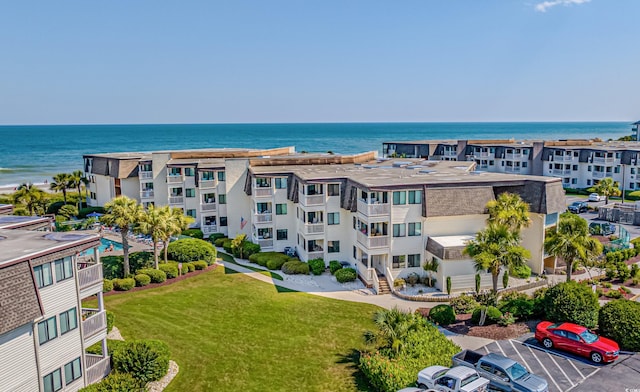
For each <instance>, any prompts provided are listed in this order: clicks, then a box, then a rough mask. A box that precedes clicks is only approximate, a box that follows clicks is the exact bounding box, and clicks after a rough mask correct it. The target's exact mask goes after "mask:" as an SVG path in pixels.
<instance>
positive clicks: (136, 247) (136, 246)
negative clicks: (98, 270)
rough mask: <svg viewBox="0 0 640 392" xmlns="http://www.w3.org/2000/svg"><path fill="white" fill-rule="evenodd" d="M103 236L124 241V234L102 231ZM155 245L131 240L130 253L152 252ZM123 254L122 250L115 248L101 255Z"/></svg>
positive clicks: (120, 241)
mask: <svg viewBox="0 0 640 392" xmlns="http://www.w3.org/2000/svg"><path fill="white" fill-rule="evenodd" d="M102 238H104V239H107V240H111V241H115V242H119V243H122V236H120V235H118V234H113V233H102ZM152 251H153V247H152V246H149V245H147V244H143V243H140V242H137V241H133V240H129V253H132V252H152ZM122 254H123V251H122V250H114V251H111V252H102V254H101V256H112V255H113V256H120V255H122Z"/></svg>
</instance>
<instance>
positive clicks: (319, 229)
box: [303, 223, 324, 234]
mask: <svg viewBox="0 0 640 392" xmlns="http://www.w3.org/2000/svg"><path fill="white" fill-rule="evenodd" d="M303 232H304V234H322V233H324V223H305V224H304V228H303Z"/></svg>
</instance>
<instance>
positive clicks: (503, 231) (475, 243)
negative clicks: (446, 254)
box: [464, 224, 531, 293]
mask: <svg viewBox="0 0 640 392" xmlns="http://www.w3.org/2000/svg"><path fill="white" fill-rule="evenodd" d="M464 253H465V254H468V255H469V256H471V257H472V258H473V260H474V261H475V269H476V271H478V272H480V271H484V270H488V271H489V272H490V273H491V278H492V283H493V292H494V293H495V292H497V291H498V276H499V275H500V270H501V269H502V267H504V268H507V269H509V268H511V267H515V266H519V265H522V264H524V263H525V261H526V260H527V259H528V258H529V257H531V253H530V252H529V251H528V250H527V249H525V248H524V247H522V246H521V245H520V237H519V236H518V234H517V233H515V232H514V231H512V230H510V229H509V228H508V227H507V226H505V225H499V224H489V226H488V227H486V228H485V229H484V230H481V231H480V232H479V233H478V234H477V235H476V238H474V239H473V240H471V241H470V242H469V243H468V244H467V246H466V248H465V249H464Z"/></svg>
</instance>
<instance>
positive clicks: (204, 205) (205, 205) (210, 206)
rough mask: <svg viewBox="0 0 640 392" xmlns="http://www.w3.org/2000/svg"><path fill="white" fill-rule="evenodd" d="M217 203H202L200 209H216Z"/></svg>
mask: <svg viewBox="0 0 640 392" xmlns="http://www.w3.org/2000/svg"><path fill="white" fill-rule="evenodd" d="M215 210H216V203H201V204H200V211H215Z"/></svg>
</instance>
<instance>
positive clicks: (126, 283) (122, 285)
mask: <svg viewBox="0 0 640 392" xmlns="http://www.w3.org/2000/svg"><path fill="white" fill-rule="evenodd" d="M135 286H136V281H135V280H134V279H132V278H123V279H114V280H113V288H114V289H115V290H116V291H129V290H131V289H132V288H134V287H135Z"/></svg>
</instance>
